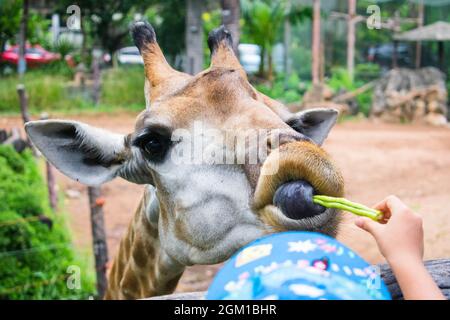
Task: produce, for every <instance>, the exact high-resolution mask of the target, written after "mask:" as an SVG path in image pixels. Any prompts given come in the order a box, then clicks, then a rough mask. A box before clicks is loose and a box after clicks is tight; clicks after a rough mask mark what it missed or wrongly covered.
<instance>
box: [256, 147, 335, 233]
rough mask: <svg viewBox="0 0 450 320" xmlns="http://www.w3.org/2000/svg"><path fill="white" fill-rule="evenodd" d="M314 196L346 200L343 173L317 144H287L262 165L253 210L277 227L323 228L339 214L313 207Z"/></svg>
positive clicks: (315, 205)
mask: <svg viewBox="0 0 450 320" xmlns="http://www.w3.org/2000/svg"><path fill="white" fill-rule="evenodd" d="M274 168H275V169H274ZM315 194H323V195H329V196H335V197H339V196H343V194H344V182H343V178H342V175H341V173H340V171H339V170H338V169H337V167H336V166H335V165H334V163H333V162H332V160H331V159H330V157H329V156H328V154H327V153H326V152H325V151H324V150H323V149H322V148H320V147H319V146H317V145H316V144H314V143H312V142H310V141H305V140H302V141H293V142H288V143H285V144H283V145H281V146H280V147H279V148H277V149H275V150H273V151H272V152H271V153H270V154H269V156H268V157H267V158H266V160H265V162H264V163H263V166H262V167H261V174H260V176H259V178H258V182H257V185H256V189H255V194H254V208H255V210H256V211H257V212H258V213H259V214H260V216H261V218H262V220H263V221H265V222H267V223H268V224H269V225H272V226H274V227H278V228H281V229H317V228H322V227H325V224H327V223H329V221H331V220H332V216H334V215H336V210H327V209H325V208H324V207H322V206H320V205H317V204H315V203H313V195H315ZM330 219H331V220H330Z"/></svg>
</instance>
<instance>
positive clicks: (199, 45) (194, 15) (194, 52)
mask: <svg viewBox="0 0 450 320" xmlns="http://www.w3.org/2000/svg"><path fill="white" fill-rule="evenodd" d="M186 6H187V7H186V61H185V68H184V69H185V71H186V72H187V73H189V74H197V73H199V72H200V71H202V70H203V21H202V12H203V0H187V2H186Z"/></svg>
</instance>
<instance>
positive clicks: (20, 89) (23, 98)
mask: <svg viewBox="0 0 450 320" xmlns="http://www.w3.org/2000/svg"><path fill="white" fill-rule="evenodd" d="M16 89H17V94H18V95H19V106H20V114H21V115H22V121H23V123H24V124H25V123H27V122H28V121H30V114H29V112H28V96H27V92H26V90H25V85H23V84H21V83H20V84H18V85H17V88H16ZM26 139H27V144H28V145H29V146H30V148H31V151H33V154H34V156H38V155H39V152H38V151H37V149H36V147H35V146H34V145H33V144H32V143H31V140H30V138H29V137H28V136H27V137H26Z"/></svg>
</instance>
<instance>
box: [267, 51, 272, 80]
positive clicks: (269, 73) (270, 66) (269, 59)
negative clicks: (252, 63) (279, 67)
mask: <svg viewBox="0 0 450 320" xmlns="http://www.w3.org/2000/svg"><path fill="white" fill-rule="evenodd" d="M267 60H268V61H267V63H268V71H267V79H268V80H269V81H270V82H272V81H273V57H272V48H270V49H269V53H268V57H267Z"/></svg>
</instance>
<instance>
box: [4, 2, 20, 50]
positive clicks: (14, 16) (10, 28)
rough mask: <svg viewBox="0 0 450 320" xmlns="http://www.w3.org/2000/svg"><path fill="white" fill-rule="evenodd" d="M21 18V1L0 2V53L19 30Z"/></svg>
mask: <svg viewBox="0 0 450 320" xmlns="http://www.w3.org/2000/svg"><path fill="white" fill-rule="evenodd" d="M21 17H22V1H17V0H2V1H0V52H1V51H3V50H4V49H5V44H6V42H7V41H8V40H11V39H13V38H14V37H15V36H16V34H17V31H18V30H19V25H20V19H21Z"/></svg>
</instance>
